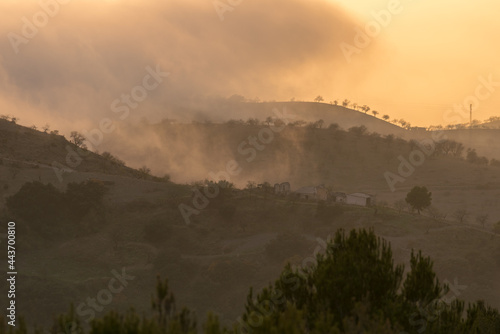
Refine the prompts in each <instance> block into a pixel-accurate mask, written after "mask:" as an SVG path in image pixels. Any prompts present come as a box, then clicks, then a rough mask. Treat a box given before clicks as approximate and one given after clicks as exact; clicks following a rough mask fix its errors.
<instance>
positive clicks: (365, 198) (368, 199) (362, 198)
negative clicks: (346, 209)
mask: <svg viewBox="0 0 500 334" xmlns="http://www.w3.org/2000/svg"><path fill="white" fill-rule="evenodd" d="M373 202H374V198H373V196H372V195H368V194H363V193H353V194H347V195H346V199H345V203H346V204H353V205H360V206H370V205H372V204H373Z"/></svg>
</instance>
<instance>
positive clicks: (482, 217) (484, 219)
mask: <svg viewBox="0 0 500 334" xmlns="http://www.w3.org/2000/svg"><path fill="white" fill-rule="evenodd" d="M487 221H488V215H487V214H480V215H477V216H476V222H477V223H478V224H480V225H481V226H482V227H483V228H484V226H485V225H486V222H487Z"/></svg>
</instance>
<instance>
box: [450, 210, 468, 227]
mask: <svg viewBox="0 0 500 334" xmlns="http://www.w3.org/2000/svg"><path fill="white" fill-rule="evenodd" d="M468 216H469V211H467V209H458V210H457V211H455V212H454V213H453V217H454V218H455V220H456V221H457V222H459V223H461V224H462V223H465V222H466V221H467V217H468Z"/></svg>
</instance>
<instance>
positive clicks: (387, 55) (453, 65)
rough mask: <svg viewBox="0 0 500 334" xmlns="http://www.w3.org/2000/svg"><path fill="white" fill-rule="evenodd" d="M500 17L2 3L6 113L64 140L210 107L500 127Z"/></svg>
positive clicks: (313, 4)
mask: <svg viewBox="0 0 500 334" xmlns="http://www.w3.org/2000/svg"><path fill="white" fill-rule="evenodd" d="M499 7H500V3H497V2H494V1H489V0H478V1H475V2H456V1H455V2H452V1H449V0H443V1H439V2H436V1H431V0H401V1H397V0H389V1H382V0H372V1H348V0H273V1H269V0H266V1H264V0H252V1H249V0H241V1H239V0H232V1H229V0H221V1H212V0H203V1H202V0H169V1H159V0H141V1H139V0H86V1H83V0H81V1H80V0H42V1H32V0H24V1H14V0H2V1H1V2H0V13H1V14H0V15H1V20H0V36H2V38H0V110H1V111H0V114H10V115H15V116H16V117H18V118H19V119H20V122H21V124H23V125H28V126H29V125H32V124H34V125H37V126H38V127H41V126H43V125H44V124H46V123H48V124H50V125H51V127H52V128H58V129H60V130H61V131H62V132H66V133H69V131H70V130H77V131H82V130H88V129H91V128H92V127H97V126H99V124H100V123H101V121H102V120H103V119H105V118H109V119H112V120H114V121H121V120H125V119H127V118H128V119H130V120H133V119H141V118H143V117H146V118H148V119H150V120H153V121H154V120H159V119H161V118H168V117H172V110H173V109H175V110H178V109H179V107H191V108H192V107H196V106H197V105H200V104H203V103H204V102H205V101H207V99H210V98H213V97H217V96H222V97H229V96H231V95H233V94H239V95H243V96H245V97H247V98H252V99H254V98H259V99H260V100H268V101H269V100H276V101H288V100H290V99H291V98H295V99H296V100H303V101H312V100H313V99H314V98H315V97H316V96H317V95H321V96H323V97H324V99H325V102H329V101H333V100H343V99H345V98H347V99H349V100H351V101H353V102H356V103H358V104H362V105H363V104H366V105H368V106H370V107H371V108H372V109H375V110H377V111H379V112H380V114H381V115H383V114H388V115H390V117H391V119H392V118H397V119H401V118H403V119H405V120H406V121H409V122H410V123H411V124H412V125H419V126H426V125H431V124H449V123H464V122H466V121H468V110H467V112H465V111H464V110H465V109H463V108H462V109H457V108H456V107H455V106H457V105H465V106H467V109H468V105H469V104H470V103H473V105H474V106H473V112H474V118H475V119H479V120H484V119H486V118H488V117H490V116H500V113H499V112H498V111H499V109H498V107H499V106H500V84H498V85H497V84H496V82H497V81H498V82H500V71H498V68H499V65H500V57H499V53H500V52H499V51H500V44H498V43H497V42H496V41H495V36H496V33H497V32H498V31H500V29H499V28H500V22H499V21H498V20H497V19H496V17H495V14H496V13H498V12H499V9H500V8H499ZM376 17H378V21H377V19H376ZM367 29H368V30H367ZM370 29H371V30H370ZM367 33H368V34H367ZM152 73H156V76H155V75H154V74H152ZM155 78H156V79H157V80H156V79H155ZM488 82H489V83H488ZM145 87H148V88H145ZM127 96H129V98H128V100H127ZM131 96H132V100H130V97H131ZM176 115H178V114H176ZM215 116H216V115H214V117H215ZM220 116H221V115H217V117H220ZM222 116H224V117H227V118H234V117H231V115H222Z"/></svg>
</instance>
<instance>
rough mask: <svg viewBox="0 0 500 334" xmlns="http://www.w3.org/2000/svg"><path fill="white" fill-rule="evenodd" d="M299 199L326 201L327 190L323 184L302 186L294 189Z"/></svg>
mask: <svg viewBox="0 0 500 334" xmlns="http://www.w3.org/2000/svg"><path fill="white" fill-rule="evenodd" d="M295 193H296V194H297V196H298V197H299V198H300V199H305V200H317V201H326V200H327V198H328V191H327V190H326V188H325V187H323V186H318V187H302V188H300V189H298V190H297V191H295Z"/></svg>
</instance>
